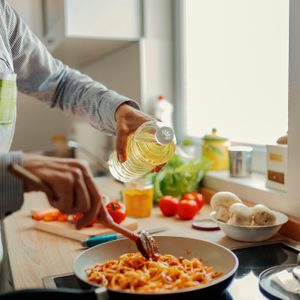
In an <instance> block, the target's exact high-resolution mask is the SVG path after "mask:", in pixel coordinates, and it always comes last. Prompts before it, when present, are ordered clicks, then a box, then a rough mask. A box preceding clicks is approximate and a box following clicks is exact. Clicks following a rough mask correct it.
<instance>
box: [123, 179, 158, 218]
mask: <svg viewBox="0 0 300 300" xmlns="http://www.w3.org/2000/svg"><path fill="white" fill-rule="evenodd" d="M153 194H154V189H153V185H152V183H151V180H150V179H149V178H141V179H138V180H136V181H131V182H128V183H126V184H125V187H124V189H123V200H124V204H125V206H126V211H127V215H128V216H129V217H134V218H144V217H149V216H150V215H151V211H152V207H153Z"/></svg>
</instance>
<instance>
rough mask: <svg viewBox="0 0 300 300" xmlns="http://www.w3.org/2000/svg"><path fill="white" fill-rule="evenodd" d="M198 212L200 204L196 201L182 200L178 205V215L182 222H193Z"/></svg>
mask: <svg viewBox="0 0 300 300" xmlns="http://www.w3.org/2000/svg"><path fill="white" fill-rule="evenodd" d="M197 212H198V204H197V202H196V201H195V200H185V199H183V200H181V201H180V202H179V203H178V207H177V214H178V216H179V218H180V219H181V220H192V219H193V218H194V217H195V215H196V214H197Z"/></svg>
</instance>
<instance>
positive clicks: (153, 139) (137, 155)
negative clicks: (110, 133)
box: [108, 120, 176, 182]
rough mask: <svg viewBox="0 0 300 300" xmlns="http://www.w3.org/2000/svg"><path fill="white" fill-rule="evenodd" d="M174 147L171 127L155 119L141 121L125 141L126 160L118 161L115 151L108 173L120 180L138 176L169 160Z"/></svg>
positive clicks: (126, 180)
mask: <svg viewBox="0 0 300 300" xmlns="http://www.w3.org/2000/svg"><path fill="white" fill-rule="evenodd" d="M175 149H176V139H175V135H174V131H173V129H172V128H171V127H168V126H165V125H164V124H163V123H161V122H157V121H155V120H153V121H148V122H145V123H143V124H142V125H141V126H140V127H139V128H138V129H137V130H136V132H135V133H134V134H132V135H130V136H129V138H128V142H127V149H126V156H127V160H126V161H125V162H124V163H120V162H119V161H118V159H117V154H116V152H113V153H112V154H111V156H110V158H109V162H108V166H109V170H110V173H111V174H112V175H113V176H114V177H115V178H116V179H118V180H120V181H122V182H129V181H133V180H135V179H137V178H140V177H141V176H143V175H144V174H146V173H147V172H149V171H151V170H152V169H153V168H155V167H156V166H159V165H161V164H164V163H166V162H167V161H168V160H170V159H171V158H172V156H173V154H174V152H175Z"/></svg>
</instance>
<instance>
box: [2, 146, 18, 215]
mask: <svg viewBox="0 0 300 300" xmlns="http://www.w3.org/2000/svg"><path fill="white" fill-rule="evenodd" d="M12 163H17V164H21V163H22V154H21V152H9V153H5V154H0V198H1V200H0V218H1V219H2V218H3V217H4V216H5V215H6V214H8V213H11V212H14V211H16V210H18V209H19V208H20V207H21V206H22V204H23V182H22V181H21V180H20V179H18V178H17V177H15V176H13V175H11V174H10V173H9V172H8V171H7V167H8V166H9V165H10V164H12Z"/></svg>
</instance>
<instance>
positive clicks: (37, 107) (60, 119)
mask: <svg viewBox="0 0 300 300" xmlns="http://www.w3.org/2000/svg"><path fill="white" fill-rule="evenodd" d="M8 2H9V3H10V4H11V5H12V6H13V7H14V8H15V9H16V10H17V11H18V13H19V14H20V15H21V17H22V18H23V20H24V21H25V22H26V23H27V24H28V26H29V27H30V28H31V29H32V30H33V31H34V33H35V34H36V35H37V36H38V37H41V36H42V19H41V13H40V12H41V1H40V0H22V1H20V0H9V1H8ZM17 109H18V118H17V125H16V132H15V136H14V140H13V145H12V150H24V151H28V150H47V149H50V148H51V146H52V145H51V141H50V139H51V136H52V135H53V134H55V133H62V134H67V132H68V131H69V127H70V122H71V120H70V118H66V117H65V116H64V115H63V114H62V113H61V112H59V111H57V110H53V109H51V110H50V109H49V108H48V107H47V106H46V105H45V104H43V103H40V102H39V101H37V100H35V99H33V98H32V97H29V96H26V95H23V94H21V93H18V105H17Z"/></svg>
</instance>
